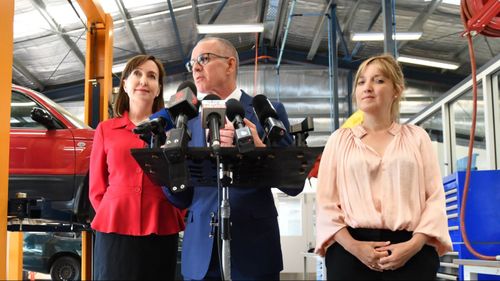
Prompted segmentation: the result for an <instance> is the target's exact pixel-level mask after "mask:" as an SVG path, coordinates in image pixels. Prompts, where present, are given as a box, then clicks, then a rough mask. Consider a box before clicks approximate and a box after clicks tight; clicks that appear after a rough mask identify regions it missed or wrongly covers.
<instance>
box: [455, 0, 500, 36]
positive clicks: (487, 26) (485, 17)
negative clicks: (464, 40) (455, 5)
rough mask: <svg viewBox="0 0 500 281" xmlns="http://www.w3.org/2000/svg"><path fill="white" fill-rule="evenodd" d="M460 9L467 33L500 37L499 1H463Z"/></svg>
mask: <svg viewBox="0 0 500 281" xmlns="http://www.w3.org/2000/svg"><path fill="white" fill-rule="evenodd" d="M460 8H461V9H460V11H461V13H460V14H461V17H462V21H463V23H464V26H465V28H466V31H465V32H466V33H469V32H470V33H471V35H472V36H474V35H476V34H477V33H481V34H483V35H484V36H490V37H500V1H499V0H461V4H460Z"/></svg>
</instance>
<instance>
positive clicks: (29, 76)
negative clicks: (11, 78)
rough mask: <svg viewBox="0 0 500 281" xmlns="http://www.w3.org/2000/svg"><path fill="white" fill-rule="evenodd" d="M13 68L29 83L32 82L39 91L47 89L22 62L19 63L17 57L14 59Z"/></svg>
mask: <svg viewBox="0 0 500 281" xmlns="http://www.w3.org/2000/svg"><path fill="white" fill-rule="evenodd" d="M12 67H13V68H14V69H15V70H16V71H17V72H19V73H21V75H23V76H24V77H25V78H26V79H28V80H29V82H31V84H33V85H34V86H35V88H36V89H37V90H39V91H43V89H44V88H45V86H44V85H43V83H42V82H41V81H40V80H38V78H36V77H35V75H33V74H31V72H30V71H29V70H28V69H27V68H26V67H24V65H23V64H22V63H21V62H19V60H17V59H16V57H14V61H13V63H12Z"/></svg>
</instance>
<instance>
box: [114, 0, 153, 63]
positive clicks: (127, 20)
mask: <svg viewBox="0 0 500 281" xmlns="http://www.w3.org/2000/svg"><path fill="white" fill-rule="evenodd" d="M115 3H116V6H118V11H120V15H121V16H122V19H123V22H124V23H125V28H126V29H127V32H128V34H129V35H130V36H131V37H132V38H133V39H134V40H133V43H134V45H135V48H136V49H137V51H138V53H139V54H146V50H145V49H144V44H143V43H142V41H141V38H140V37H139V34H138V33H137V29H135V26H134V24H133V23H132V19H130V15H129V13H128V11H127V9H126V8H125V5H124V4H123V1H122V0H115Z"/></svg>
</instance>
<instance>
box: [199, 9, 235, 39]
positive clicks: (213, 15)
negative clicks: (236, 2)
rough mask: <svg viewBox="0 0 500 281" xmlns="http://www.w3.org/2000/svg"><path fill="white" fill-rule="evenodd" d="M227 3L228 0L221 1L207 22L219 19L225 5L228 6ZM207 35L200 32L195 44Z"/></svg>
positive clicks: (210, 22)
mask: <svg viewBox="0 0 500 281" xmlns="http://www.w3.org/2000/svg"><path fill="white" fill-rule="evenodd" d="M226 4H227V0H223V1H222V2H220V4H219V6H217V8H215V11H214V12H213V13H212V15H211V16H210V19H208V22H207V24H212V23H214V22H215V20H217V18H218V17H219V15H220V13H221V12H222V9H224V6H226ZM205 35H206V34H198V38H197V39H196V42H195V44H196V43H198V41H200V40H201V39H203V37H205Z"/></svg>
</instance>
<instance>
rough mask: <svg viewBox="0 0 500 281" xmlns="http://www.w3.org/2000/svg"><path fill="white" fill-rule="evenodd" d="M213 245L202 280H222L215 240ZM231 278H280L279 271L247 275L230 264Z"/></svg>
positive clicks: (248, 280) (269, 280)
mask: <svg viewBox="0 0 500 281" xmlns="http://www.w3.org/2000/svg"><path fill="white" fill-rule="evenodd" d="M221 243H222V242H221ZM213 245H214V246H213V247H212V258H211V259H210V264H209V266H208V270H207V274H206V275H205V277H204V278H203V279H202V280H204V281H215V280H222V274H221V266H220V263H219V253H218V251H217V241H215V242H214V244H213ZM231 279H232V280H246V281H250V280H266V281H273V280H280V273H279V272H275V273H270V274H259V273H258V272H254V274H252V275H249V274H242V273H240V272H239V271H238V269H237V268H234V266H231ZM184 280H186V281H188V280H190V279H184Z"/></svg>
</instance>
